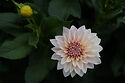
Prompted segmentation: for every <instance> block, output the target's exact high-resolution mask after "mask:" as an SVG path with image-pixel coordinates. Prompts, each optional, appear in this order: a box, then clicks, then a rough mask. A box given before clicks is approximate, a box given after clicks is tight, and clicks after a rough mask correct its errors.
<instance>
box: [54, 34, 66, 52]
mask: <svg viewBox="0 0 125 83" xmlns="http://www.w3.org/2000/svg"><path fill="white" fill-rule="evenodd" d="M55 38H56V40H57V44H58V45H59V47H60V48H61V49H63V50H65V42H64V37H63V36H56V37H55Z"/></svg>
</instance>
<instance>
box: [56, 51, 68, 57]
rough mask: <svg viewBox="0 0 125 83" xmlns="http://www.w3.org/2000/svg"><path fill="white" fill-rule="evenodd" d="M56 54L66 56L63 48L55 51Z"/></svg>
mask: <svg viewBox="0 0 125 83" xmlns="http://www.w3.org/2000/svg"><path fill="white" fill-rule="evenodd" d="M56 54H57V55H60V56H61V57H66V56H67V55H66V54H65V52H64V51H63V50H60V51H57V52H56Z"/></svg>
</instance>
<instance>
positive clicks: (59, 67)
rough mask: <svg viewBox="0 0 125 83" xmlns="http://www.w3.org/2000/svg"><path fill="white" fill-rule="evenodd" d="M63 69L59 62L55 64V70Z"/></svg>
mask: <svg viewBox="0 0 125 83" xmlns="http://www.w3.org/2000/svg"><path fill="white" fill-rule="evenodd" d="M60 69H63V65H62V64H61V62H60V61H59V62H58V64H57V70H60Z"/></svg>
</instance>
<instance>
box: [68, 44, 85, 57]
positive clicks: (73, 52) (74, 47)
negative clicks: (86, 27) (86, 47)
mask: <svg viewBox="0 0 125 83" xmlns="http://www.w3.org/2000/svg"><path fill="white" fill-rule="evenodd" d="M67 51H68V53H67V54H68V55H69V56H73V57H76V56H80V55H83V47H82V45H81V44H80V43H78V42H74V43H70V44H69V46H68V49H67Z"/></svg>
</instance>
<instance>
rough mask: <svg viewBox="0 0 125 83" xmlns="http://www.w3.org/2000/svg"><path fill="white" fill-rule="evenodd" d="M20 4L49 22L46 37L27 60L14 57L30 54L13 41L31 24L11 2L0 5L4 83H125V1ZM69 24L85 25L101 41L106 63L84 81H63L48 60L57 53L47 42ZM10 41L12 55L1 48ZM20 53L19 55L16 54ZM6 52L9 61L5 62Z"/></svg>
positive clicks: (59, 0) (53, 0)
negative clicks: (25, 5)
mask: <svg viewBox="0 0 125 83" xmlns="http://www.w3.org/2000/svg"><path fill="white" fill-rule="evenodd" d="M16 1H17V2H21V3H24V2H26V4H29V2H30V3H32V4H29V5H31V6H32V8H34V9H36V10H37V11H38V13H39V16H40V17H41V18H39V17H37V16H36V17H35V18H36V20H37V21H38V22H39V20H41V19H43V18H47V17H50V18H47V19H45V20H44V21H42V27H41V29H42V30H43V33H42V38H41V39H40V41H39V42H38V48H32V49H33V50H32V51H30V52H26V54H27V55H24V56H23V57H22V56H17V57H15V56H16V55H18V54H20V53H22V55H23V53H25V52H24V51H25V50H28V51H29V49H28V48H24V49H21V48H19V47H20V46H22V45H24V43H23V44H22V43H21V44H18V45H17V43H12V42H15V40H13V39H16V38H17V36H18V35H21V34H23V33H27V32H30V30H27V29H26V28H24V26H25V25H26V24H27V22H26V20H25V19H24V18H23V17H21V16H20V15H18V14H16V13H17V10H16V9H17V8H16V6H15V5H14V4H13V3H12V2H11V0H8V1H7V0H0V83H79V82H80V83H119V82H120V83H125V80H124V79H125V0H16ZM51 16H52V17H51ZM55 17H56V18H55ZM69 21H72V22H69ZM38 24H39V23H38ZM69 25H75V26H76V27H80V26H82V25H86V28H91V29H92V32H96V33H97V34H98V36H99V38H101V39H102V40H101V45H102V47H103V51H101V52H100V55H101V60H102V64H100V65H97V66H95V68H94V69H93V70H91V69H88V71H87V73H86V74H85V75H84V76H83V77H79V76H78V75H76V76H75V77H74V78H71V77H70V76H68V77H67V78H64V76H63V73H62V70H60V71H57V69H56V64H57V61H53V60H51V59H50V58H51V55H52V54H53V52H52V51H51V47H52V45H51V44H50V41H49V39H50V38H54V36H55V35H61V34H62V26H67V27H69ZM22 27H23V28H22ZM15 35H16V36H15ZM22 37H23V36H22ZM24 37H26V36H24ZM24 37H23V38H22V39H25V38H24ZM26 39H27V38H26ZM10 40H13V41H12V42H11V43H9V44H10V45H8V44H7V46H8V49H9V51H8V49H6V50H7V51H6V50H3V44H4V45H5V44H6V41H10ZM26 45H27V44H26ZM26 45H24V46H26ZM13 46H15V47H13ZM11 47H12V48H11ZM18 48H19V49H20V50H19V51H18V53H17V50H13V49H18ZM10 51H11V52H10ZM4 52H6V53H7V52H8V54H7V55H10V56H9V57H8V56H7V57H6V56H5V53H4ZM15 53H16V54H15ZM19 57H21V58H19Z"/></svg>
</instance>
